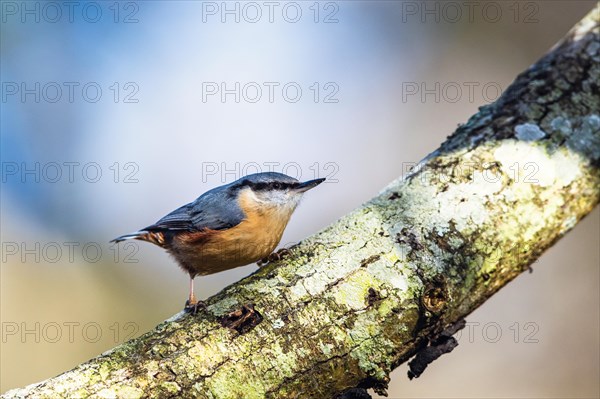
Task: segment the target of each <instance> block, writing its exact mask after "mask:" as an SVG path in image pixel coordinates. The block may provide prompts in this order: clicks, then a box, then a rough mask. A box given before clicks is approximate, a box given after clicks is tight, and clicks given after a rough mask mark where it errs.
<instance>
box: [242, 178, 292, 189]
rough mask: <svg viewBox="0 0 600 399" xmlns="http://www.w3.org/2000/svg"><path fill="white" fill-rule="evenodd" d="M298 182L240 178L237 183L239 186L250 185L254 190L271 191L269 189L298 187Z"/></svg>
mask: <svg viewBox="0 0 600 399" xmlns="http://www.w3.org/2000/svg"><path fill="white" fill-rule="evenodd" d="M299 184H300V183H298V182H290V183H287V182H279V181H272V182H256V183H255V182H252V181H250V180H242V181H241V182H240V183H239V187H240V188H242V187H250V188H252V189H253V190H254V191H271V190H286V189H290V188H296V187H298V185H299Z"/></svg>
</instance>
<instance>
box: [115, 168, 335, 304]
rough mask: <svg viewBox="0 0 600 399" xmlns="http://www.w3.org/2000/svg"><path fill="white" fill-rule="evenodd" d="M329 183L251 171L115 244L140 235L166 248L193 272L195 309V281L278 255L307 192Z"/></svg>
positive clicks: (191, 292) (191, 291)
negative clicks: (252, 172)
mask: <svg viewBox="0 0 600 399" xmlns="http://www.w3.org/2000/svg"><path fill="white" fill-rule="evenodd" d="M323 181H325V179H324V178H319V179H314V180H308V181H304V182H300V181H299V180H297V179H295V178H293V177H291V176H288V175H285V174H283V173H278V172H262V173H255V174H251V175H247V176H244V177H242V178H240V179H238V180H236V181H234V182H232V183H229V184H225V185H223V186H219V187H216V188H213V189H212V190H209V191H207V192H205V193H204V194H202V195H201V196H200V197H198V198H197V199H196V200H194V201H192V202H190V203H188V204H185V205H183V206H181V207H179V208H177V209H175V210H174V211H172V212H171V213H169V214H167V215H166V216H164V217H163V218H161V219H160V220H158V221H157V222H156V223H154V224H151V225H150V226H148V227H145V228H143V229H141V230H138V231H136V232H133V233H129V234H125V235H122V236H120V237H117V238H115V239H113V240H111V241H110V242H111V243H113V242H114V243H119V242H121V241H125V240H129V239H135V240H141V241H147V242H150V243H152V244H155V245H158V246H159V247H161V248H164V249H165V250H166V251H167V252H168V253H169V254H170V255H171V256H172V257H173V258H174V259H175V261H176V262H177V263H178V264H179V266H180V267H181V269H183V270H184V271H185V272H187V273H188V274H189V276H190V281H189V296H188V299H187V301H186V303H185V307H184V310H186V311H192V312H194V313H195V312H196V311H197V310H198V308H199V307H202V306H204V303H203V302H202V301H199V300H198V299H197V298H196V296H195V295H194V279H195V278H196V277H197V276H206V275H209V274H213V273H218V272H221V271H224V270H229V269H233V268H236V267H239V266H244V265H248V264H250V263H254V262H257V261H258V260H261V259H264V258H265V257H267V256H269V255H270V254H272V253H273V250H274V249H275V248H276V247H277V245H278V244H279V242H280V240H281V236H282V235H283V231H284V230H285V228H286V226H287V224H288V222H289V220H290V217H291V216H292V213H293V212H294V210H295V209H296V207H297V206H298V204H299V202H300V199H301V198H302V196H303V195H304V193H305V192H306V191H308V190H310V189H312V188H314V187H316V186H318V185H319V184H321V183H322V182H323Z"/></svg>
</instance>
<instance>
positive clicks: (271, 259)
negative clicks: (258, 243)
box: [256, 248, 292, 267]
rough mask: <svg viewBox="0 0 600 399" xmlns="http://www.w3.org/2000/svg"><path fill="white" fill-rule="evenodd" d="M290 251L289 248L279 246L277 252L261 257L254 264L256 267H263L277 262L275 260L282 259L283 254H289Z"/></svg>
mask: <svg viewBox="0 0 600 399" xmlns="http://www.w3.org/2000/svg"><path fill="white" fill-rule="evenodd" d="M291 253H292V250H291V249H289V248H281V249H279V250H278V251H277V252H273V253H272V254H270V255H269V256H267V257H265V258H262V259H261V260H259V261H258V262H256V264H257V265H258V267H263V266H266V265H268V264H269V263H272V262H277V261H279V260H281V259H283V258H284V257H285V256H288V255H291Z"/></svg>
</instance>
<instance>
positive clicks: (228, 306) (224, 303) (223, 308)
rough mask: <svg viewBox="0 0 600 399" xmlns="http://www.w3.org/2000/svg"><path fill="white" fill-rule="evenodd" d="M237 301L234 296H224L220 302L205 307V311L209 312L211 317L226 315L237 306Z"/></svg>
mask: <svg viewBox="0 0 600 399" xmlns="http://www.w3.org/2000/svg"><path fill="white" fill-rule="evenodd" d="M238 304H239V301H238V298H237V297H236V296H234V295H231V296H226V297H224V298H222V299H221V300H220V301H218V302H215V303H213V304H211V305H209V306H207V310H208V311H209V312H211V313H212V314H213V315H215V316H217V317H219V316H223V315H226V314H228V313H229V312H231V310H232V309H234V308H235V307H236V306H238Z"/></svg>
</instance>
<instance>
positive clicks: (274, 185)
mask: <svg viewBox="0 0 600 399" xmlns="http://www.w3.org/2000/svg"><path fill="white" fill-rule="evenodd" d="M273 188H274V189H275V190H281V188H282V186H281V183H273Z"/></svg>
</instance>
